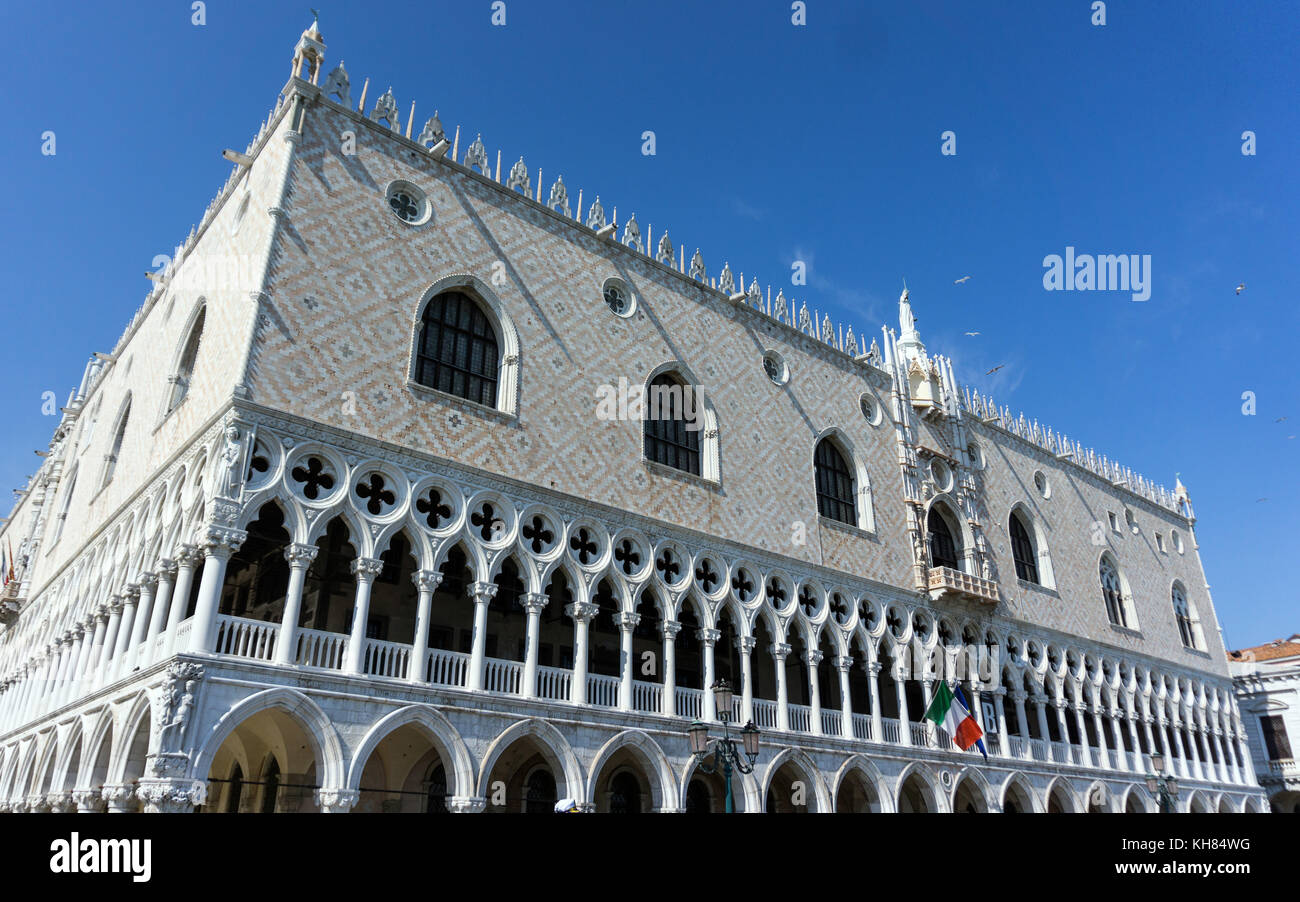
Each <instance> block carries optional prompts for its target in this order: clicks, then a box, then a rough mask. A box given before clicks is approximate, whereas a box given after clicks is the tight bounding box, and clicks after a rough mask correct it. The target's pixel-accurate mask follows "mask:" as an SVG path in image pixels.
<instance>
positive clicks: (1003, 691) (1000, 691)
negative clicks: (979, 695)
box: [989, 686, 1007, 698]
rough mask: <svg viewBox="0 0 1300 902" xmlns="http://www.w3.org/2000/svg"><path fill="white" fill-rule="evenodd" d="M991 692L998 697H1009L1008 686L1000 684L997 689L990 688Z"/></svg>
mask: <svg viewBox="0 0 1300 902" xmlns="http://www.w3.org/2000/svg"><path fill="white" fill-rule="evenodd" d="M989 694H990V695H996V696H997V697H998V698H1006V697H1007V687H1006V686H998V687H997V688H996V689H990V690H989Z"/></svg>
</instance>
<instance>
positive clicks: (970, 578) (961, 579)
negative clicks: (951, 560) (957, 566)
mask: <svg viewBox="0 0 1300 902" xmlns="http://www.w3.org/2000/svg"><path fill="white" fill-rule="evenodd" d="M929 589H930V597H931V598H933V599H934V600H935V601H938V600H939V599H940V598H942V597H943V596H944V595H956V596H958V597H960V598H964V599H965V600H967V601H974V602H977V603H979V604H989V605H995V604H997V603H998V584H997V583H995V582H993V580H991V579H984V578H983V577H982V576H975V575H973V574H970V573H963V572H962V571H960V570H954V569H953V568H952V567H931V568H930V573H929Z"/></svg>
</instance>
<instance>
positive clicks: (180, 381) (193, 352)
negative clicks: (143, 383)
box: [164, 305, 208, 416]
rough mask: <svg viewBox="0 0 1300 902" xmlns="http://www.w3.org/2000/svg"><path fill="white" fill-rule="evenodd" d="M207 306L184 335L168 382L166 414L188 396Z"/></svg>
mask: <svg viewBox="0 0 1300 902" xmlns="http://www.w3.org/2000/svg"><path fill="white" fill-rule="evenodd" d="M207 315H208V310H207V305H201V306H200V307H199V311H198V313H197V314H196V315H195V317H194V323H193V325H191V326H190V329H189V332H187V333H186V335H185V344H184V345H183V346H182V347H181V354H180V358H179V359H178V360H177V363H176V371H175V372H174V373H173V374H172V376H171V378H170V379H169V380H168V381H169V382H170V383H171V390H170V392H169V394H168V399H167V410H166V411H165V412H164V416H166V414H169V413H171V412H172V411H173V410H175V409H176V408H177V407H179V406H180V404H181V402H182V401H184V400H185V396H186V395H187V394H189V390H190V380H191V379H193V378H194V363H195V361H196V360H197V359H198V356H199V344H200V342H201V341H202V340H203V324H204V322H205V321H206V320H207Z"/></svg>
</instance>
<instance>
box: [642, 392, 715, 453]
mask: <svg viewBox="0 0 1300 902" xmlns="http://www.w3.org/2000/svg"><path fill="white" fill-rule="evenodd" d="M703 424H704V420H703V417H702V411H700V410H698V409H697V408H696V398H695V394H694V392H693V391H692V390H691V387H690V386H689V385H686V384H685V383H683V382H681V381H680V380H679V379H677V378H676V377H675V376H673V375H672V374H671V373H660V374H659V375H658V376H655V377H654V378H653V379H651V380H650V385H649V388H648V390H647V391H646V398H645V456H646V460H652V461H654V462H655V463H659V464H663V465H664V466H667V467H672V468H673V469H674V470H682V471H683V472H686V473H691V474H693V475H695V476H699V475H700V431H701V430H702V429H703Z"/></svg>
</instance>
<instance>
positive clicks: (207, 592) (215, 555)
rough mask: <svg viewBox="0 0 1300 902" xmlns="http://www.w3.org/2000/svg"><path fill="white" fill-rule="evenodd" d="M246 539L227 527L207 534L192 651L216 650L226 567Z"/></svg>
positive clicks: (238, 532)
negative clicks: (216, 630) (218, 615)
mask: <svg viewBox="0 0 1300 902" xmlns="http://www.w3.org/2000/svg"><path fill="white" fill-rule="evenodd" d="M247 538H248V533H247V532H245V531H244V530H242V529H227V528H226V527H224V526H209V527H208V530H207V532H206V533H205V534H204V537H203V577H202V578H201V579H200V581H199V598H198V601H197V602H196V603H195V605H194V624H193V626H192V627H191V629H192V632H191V633H190V646H189V650H190V651H196V652H211V651H212V649H213V647H214V646H215V644H216V635H215V628H216V624H217V612H218V610H220V608H221V589H222V587H223V586H224V585H225V582H226V565H227V564H229V563H230V556H231V555H233V554H234V553H235V552H236V551H238V550H239V546H240V545H242V544H243V543H244V540H245V539H247Z"/></svg>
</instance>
